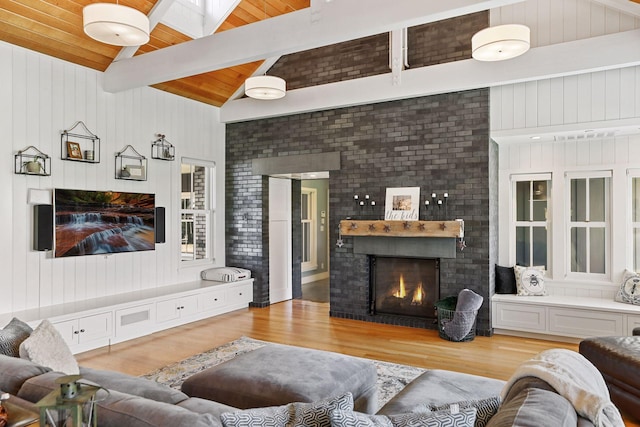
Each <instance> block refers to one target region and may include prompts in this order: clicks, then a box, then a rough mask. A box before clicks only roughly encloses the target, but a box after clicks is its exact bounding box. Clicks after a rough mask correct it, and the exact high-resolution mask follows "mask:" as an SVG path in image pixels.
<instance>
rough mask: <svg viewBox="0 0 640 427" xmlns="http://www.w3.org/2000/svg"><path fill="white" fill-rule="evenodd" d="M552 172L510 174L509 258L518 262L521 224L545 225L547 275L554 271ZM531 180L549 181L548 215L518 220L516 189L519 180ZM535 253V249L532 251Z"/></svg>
mask: <svg viewBox="0 0 640 427" xmlns="http://www.w3.org/2000/svg"><path fill="white" fill-rule="evenodd" d="M552 176H553V175H552V173H551V172H540V173H532V174H531V173H528V174H511V175H510V176H509V181H510V192H509V197H510V198H511V200H510V205H509V206H510V213H509V234H510V238H509V260H510V264H511V265H515V264H516V260H517V256H516V250H517V248H516V230H517V227H518V226H521V225H519V224H521V223H526V225H527V226H529V227H535V226H544V227H545V228H546V230H547V260H546V266H547V270H546V271H547V273H546V274H547V276H548V277H550V276H551V273H552V268H553V267H552V261H553V256H552V255H553V254H552V247H553V245H552V238H553V236H552V231H553V230H552V228H553V227H552V222H551V218H552V209H553V198H552V193H551V189H552V188H553V180H552ZM531 181H547V182H548V183H549V185H548V187H547V216H546V221H533V220H531V221H518V220H517V208H518V207H517V203H518V201H517V199H516V190H517V184H518V182H531ZM531 253H532V254H533V251H531Z"/></svg>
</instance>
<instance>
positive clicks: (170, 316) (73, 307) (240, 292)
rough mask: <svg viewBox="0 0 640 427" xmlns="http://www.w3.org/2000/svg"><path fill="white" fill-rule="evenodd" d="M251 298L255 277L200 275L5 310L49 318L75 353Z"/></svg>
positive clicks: (32, 319)
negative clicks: (226, 278) (145, 287)
mask: <svg viewBox="0 0 640 427" xmlns="http://www.w3.org/2000/svg"><path fill="white" fill-rule="evenodd" d="M251 301H253V279H246V280H240V281H237V282H214V281H206V280H200V281H196V282H189V283H182V284H178V285H172V286H165V287H162V288H157V289H150V290H143V291H136V292H130V293H126V294H119V295H113V296H108V297H103V298H96V299H92V300H85V301H76V302H74V303H69V304H61V305H57V306H50V307H41V308H38V309H32V310H25V311H22V312H16V313H9V314H6V315H5V316H6V317H7V318H8V319H10V318H11V317H17V318H19V319H21V320H23V321H25V322H27V323H29V324H30V325H31V326H32V327H34V328H35V327H36V326H37V325H38V324H39V323H40V322H41V321H42V320H43V319H48V320H49V321H50V322H51V323H52V324H53V325H54V326H55V328H56V329H57V330H58V331H59V332H60V334H61V335H62V337H63V338H64V340H65V341H66V342H67V344H69V347H70V348H71V351H72V352H73V353H79V352H82V351H87V350H91V349H94V348H98V347H103V346H107V345H111V344H115V343H118V342H122V341H126V340H129V339H132V338H137V337H140V336H144V335H148V334H151V333H154V332H157V331H161V330H164V329H168V328H172V327H175V326H179V325H183V324H185V323H189V322H194V321H196V320H201V319H205V318H207V317H212V316H216V315H219V314H223V313H227V312H230V311H233V310H238V309H241V308H246V307H247V306H248V305H249V303H250V302H251ZM7 321H8V320H7ZM5 323H6V322H5Z"/></svg>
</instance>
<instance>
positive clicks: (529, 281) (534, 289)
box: [513, 265, 547, 296]
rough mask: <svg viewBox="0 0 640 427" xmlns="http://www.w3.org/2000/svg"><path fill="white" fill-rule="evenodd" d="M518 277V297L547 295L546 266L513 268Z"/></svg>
mask: <svg viewBox="0 0 640 427" xmlns="http://www.w3.org/2000/svg"><path fill="white" fill-rule="evenodd" d="M513 269H514V271H515V275H516V288H517V290H518V295H536V296H542V295H547V289H546V288H545V285H544V273H545V270H544V265H542V266H534V267H523V266H521V265H516V266H515V267H513Z"/></svg>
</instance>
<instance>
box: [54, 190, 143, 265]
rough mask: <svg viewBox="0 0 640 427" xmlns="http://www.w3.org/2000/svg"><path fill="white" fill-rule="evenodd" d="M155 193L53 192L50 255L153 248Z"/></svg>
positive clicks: (93, 253) (94, 253)
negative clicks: (53, 222)
mask: <svg viewBox="0 0 640 427" xmlns="http://www.w3.org/2000/svg"><path fill="white" fill-rule="evenodd" d="M154 208H155V194H143V193H125V192H118V191H86V190H67V189H58V188H57V189H55V191H54V212H55V232H54V233H55V249H54V254H55V255H54V256H56V257H69V256H78V255H98V254H110V253H118V252H135V251H149V250H153V249H155V231H154V219H155V218H154V212H155V209H154Z"/></svg>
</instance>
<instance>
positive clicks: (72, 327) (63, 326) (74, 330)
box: [53, 319, 79, 347]
mask: <svg viewBox="0 0 640 427" xmlns="http://www.w3.org/2000/svg"><path fill="white" fill-rule="evenodd" d="M53 326H54V327H55V328H56V329H57V330H58V332H60V335H62V338H64V340H65V342H66V343H67V345H68V346H70V347H71V346H73V345H76V344H78V335H79V331H78V321H77V320H76V319H73V320H67V321H65V322H56V323H53Z"/></svg>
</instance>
